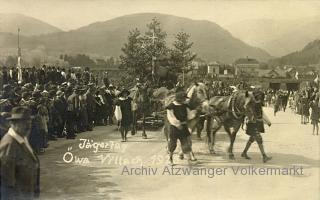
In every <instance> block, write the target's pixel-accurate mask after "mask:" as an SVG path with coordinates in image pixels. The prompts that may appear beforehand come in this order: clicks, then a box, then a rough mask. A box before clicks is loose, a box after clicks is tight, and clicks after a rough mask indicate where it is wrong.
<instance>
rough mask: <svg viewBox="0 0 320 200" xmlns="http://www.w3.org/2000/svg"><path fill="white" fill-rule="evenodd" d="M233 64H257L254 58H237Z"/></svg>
mask: <svg viewBox="0 0 320 200" xmlns="http://www.w3.org/2000/svg"><path fill="white" fill-rule="evenodd" d="M234 63H235V64H259V62H258V61H257V60H256V59H254V58H239V59H238V60H236V61H235V62H234Z"/></svg>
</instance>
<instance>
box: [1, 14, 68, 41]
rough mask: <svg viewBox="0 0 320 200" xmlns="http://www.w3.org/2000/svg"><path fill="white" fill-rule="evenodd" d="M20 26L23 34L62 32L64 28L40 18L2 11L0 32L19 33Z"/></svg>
mask: <svg viewBox="0 0 320 200" xmlns="http://www.w3.org/2000/svg"><path fill="white" fill-rule="evenodd" d="M18 27H19V28H20V29H21V32H20V33H21V35H25V36H33V35H42V34H48V33H56V32H61V31H62V30H61V29H59V28H57V27H54V26H52V25H50V24H47V23H45V22H43V21H40V20H38V19H35V18H32V17H28V16H25V15H21V14H4V13H0V32H6V33H14V34H16V33H17V30H18Z"/></svg>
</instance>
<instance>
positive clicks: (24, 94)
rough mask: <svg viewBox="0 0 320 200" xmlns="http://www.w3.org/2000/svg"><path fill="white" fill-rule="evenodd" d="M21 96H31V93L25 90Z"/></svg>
mask: <svg viewBox="0 0 320 200" xmlns="http://www.w3.org/2000/svg"><path fill="white" fill-rule="evenodd" d="M21 96H22V98H27V97H29V96H31V95H30V93H29V92H23V93H22V95H21Z"/></svg>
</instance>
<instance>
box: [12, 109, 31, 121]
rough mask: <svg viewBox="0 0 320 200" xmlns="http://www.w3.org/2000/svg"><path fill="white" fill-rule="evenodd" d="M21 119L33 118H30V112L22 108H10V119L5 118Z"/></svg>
mask: <svg viewBox="0 0 320 200" xmlns="http://www.w3.org/2000/svg"><path fill="white" fill-rule="evenodd" d="M22 119H33V116H31V110H30V109H28V108H26V107H22V106H18V107H14V108H12V111H11V117H9V118H7V120H22Z"/></svg>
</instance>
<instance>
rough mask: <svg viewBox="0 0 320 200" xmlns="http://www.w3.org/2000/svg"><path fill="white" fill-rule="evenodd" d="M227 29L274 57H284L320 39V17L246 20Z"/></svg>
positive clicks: (228, 26)
mask: <svg viewBox="0 0 320 200" xmlns="http://www.w3.org/2000/svg"><path fill="white" fill-rule="evenodd" d="M226 28H227V30H229V31H230V32H231V33H232V34H233V35H234V36H235V37H238V38H239V39H241V40H243V41H244V42H246V43H248V44H250V45H253V46H257V47H259V48H262V49H264V50H266V51H267V52H269V53H270V54H271V55H273V56H284V55H286V54H288V53H291V52H294V51H298V50H300V49H302V48H303V47H304V46H305V44H307V43H308V42H310V41H313V40H315V39H319V38H320V16H315V17H312V18H303V19H296V20H273V19H254V20H245V21H241V22H238V23H234V24H231V25H227V26H226Z"/></svg>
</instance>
